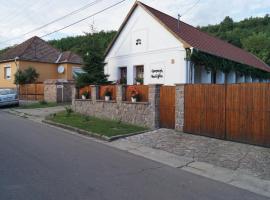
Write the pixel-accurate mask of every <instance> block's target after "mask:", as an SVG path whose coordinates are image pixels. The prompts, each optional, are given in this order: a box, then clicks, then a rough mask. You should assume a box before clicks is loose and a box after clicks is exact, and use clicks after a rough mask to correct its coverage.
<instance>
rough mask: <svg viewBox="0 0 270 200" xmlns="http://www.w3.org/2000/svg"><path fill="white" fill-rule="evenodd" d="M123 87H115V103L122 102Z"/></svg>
mask: <svg viewBox="0 0 270 200" xmlns="http://www.w3.org/2000/svg"><path fill="white" fill-rule="evenodd" d="M124 94H125V87H124V86H123V85H116V102H117V103H121V102H122V101H123V100H124Z"/></svg>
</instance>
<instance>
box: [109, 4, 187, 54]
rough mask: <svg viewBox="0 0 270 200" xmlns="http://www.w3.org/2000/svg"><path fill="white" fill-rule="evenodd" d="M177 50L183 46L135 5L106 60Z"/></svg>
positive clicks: (140, 7)
mask: <svg viewBox="0 0 270 200" xmlns="http://www.w3.org/2000/svg"><path fill="white" fill-rule="evenodd" d="M173 48H179V49H182V50H184V48H183V44H182V43H181V42H180V41H179V40H178V39H177V38H176V37H175V36H174V35H173V34H171V33H170V32H169V31H168V30H167V29H166V28H165V27H164V26H162V24H160V23H159V22H158V21H157V20H156V19H155V18H154V17H153V16H152V15H151V14H150V13H148V12H147V10H145V9H144V8H143V7H142V6H140V5H139V4H137V6H135V7H134V8H133V9H132V11H131V13H130V15H129V16H128V18H127V21H126V22H124V23H123V26H122V27H121V28H120V30H119V33H118V35H117V37H116V38H115V40H114V42H113V44H112V46H111V47H110V48H109V49H108V52H107V56H106V58H107V59H108V58H111V57H119V56H128V55H135V54H144V53H149V52H153V51H161V50H167V49H173Z"/></svg>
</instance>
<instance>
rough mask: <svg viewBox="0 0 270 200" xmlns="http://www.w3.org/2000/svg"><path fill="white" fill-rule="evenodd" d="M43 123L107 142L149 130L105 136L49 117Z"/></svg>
mask: <svg viewBox="0 0 270 200" xmlns="http://www.w3.org/2000/svg"><path fill="white" fill-rule="evenodd" d="M42 123H45V124H49V125H52V126H57V127H60V128H64V129H67V130H70V131H74V132H76V133H79V134H82V135H85V136H89V137H94V138H97V139H102V140H105V141H107V142H112V141H114V140H118V139H121V138H125V137H130V136H133V135H138V134H142V133H145V132H148V131H149V130H147V131H141V132H136V133H131V134H126V135H117V136H113V137H108V136H105V135H99V134H97V133H92V132H89V131H86V130H83V129H79V128H75V127H72V126H69V125H65V124H60V123H56V122H53V121H50V120H47V119H46V120H42Z"/></svg>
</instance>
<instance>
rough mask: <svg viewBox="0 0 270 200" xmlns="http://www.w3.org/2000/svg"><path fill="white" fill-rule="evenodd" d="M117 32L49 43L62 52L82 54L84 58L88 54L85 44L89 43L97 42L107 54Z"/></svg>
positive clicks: (92, 34)
mask: <svg viewBox="0 0 270 200" xmlns="http://www.w3.org/2000/svg"><path fill="white" fill-rule="evenodd" d="M115 34H116V31H109V32H104V31H101V32H98V33H91V34H90V33H86V34H85V35H83V36H76V37H67V38H63V39H60V40H51V41H49V43H50V44H51V45H52V46H54V47H56V48H57V49H60V50H61V51H73V52H75V53H78V54H80V55H81V56H82V57H83V56H84V55H82V54H84V53H87V49H88V47H86V46H85V44H89V41H93V40H94V41H96V42H98V43H99V47H100V48H101V49H102V52H105V50H106V49H107V47H108V45H109V44H110V42H111V41H112V39H113V37H114V36H115Z"/></svg>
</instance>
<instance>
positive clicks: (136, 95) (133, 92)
mask: <svg viewBox="0 0 270 200" xmlns="http://www.w3.org/2000/svg"><path fill="white" fill-rule="evenodd" d="M131 97H132V98H134V99H136V100H139V98H140V94H139V92H138V90H137V88H135V87H134V88H132V90H131Z"/></svg>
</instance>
